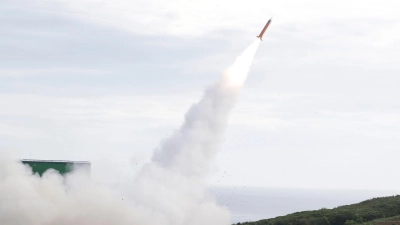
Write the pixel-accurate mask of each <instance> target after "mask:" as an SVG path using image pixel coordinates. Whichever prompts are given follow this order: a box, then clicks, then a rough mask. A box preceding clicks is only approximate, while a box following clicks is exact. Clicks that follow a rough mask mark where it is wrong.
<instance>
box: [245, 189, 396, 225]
mask: <svg viewBox="0 0 400 225" xmlns="http://www.w3.org/2000/svg"><path fill="white" fill-rule="evenodd" d="M399 215H400V195H396V196H391V197H382V198H373V199H370V200H367V201H363V202H360V203H357V204H353V205H345V206H340V207H337V208H334V209H325V208H324V209H320V210H314V211H304V212H296V213H293V214H289V215H286V216H280V217H276V218H272V219H265V220H260V221H256V222H245V223H238V224H237V225H354V224H363V225H393V224H395V225H397V224H399V225H400V222H399V221H398V220H397V218H398V217H395V216H399ZM389 217H391V218H389Z"/></svg>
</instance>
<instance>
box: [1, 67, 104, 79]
mask: <svg viewBox="0 0 400 225" xmlns="http://www.w3.org/2000/svg"><path fill="white" fill-rule="evenodd" d="M109 74H111V72H109V71H104V70H98V69H80V68H43V69H36V68H35V69H0V77H26V76H29V77H31V76H103V75H109Z"/></svg>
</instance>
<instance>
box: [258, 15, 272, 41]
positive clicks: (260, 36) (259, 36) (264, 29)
mask: <svg viewBox="0 0 400 225" xmlns="http://www.w3.org/2000/svg"><path fill="white" fill-rule="evenodd" d="M271 21H272V18H271V19H269V20H268V22H267V24H265V26H264V28H263V29H262V31H261V33H260V34H259V35H258V36H257V37H258V38H260V40H261V41H262V37H263V35H264V33H265V31H266V30H267V28H268V26H269V24H270V23H271Z"/></svg>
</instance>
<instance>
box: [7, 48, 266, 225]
mask: <svg viewBox="0 0 400 225" xmlns="http://www.w3.org/2000/svg"><path fill="white" fill-rule="evenodd" d="M258 44H259V40H256V41H255V42H254V43H253V44H251V45H250V46H249V47H248V48H247V49H246V50H245V51H244V52H243V53H242V55H240V56H239V57H238V58H237V59H236V61H235V62H234V64H233V65H232V66H231V67H229V68H228V69H227V70H226V71H225V72H224V74H223V75H222V77H221V79H220V81H219V82H218V83H217V84H215V85H214V86H211V87H210V88H208V89H207V90H206V92H205V94H204V96H203V98H202V99H201V100H200V102H198V103H197V104H195V105H193V106H192V107H191V108H190V110H189V111H188V113H187V114H186V116H185V122H184V123H183V125H182V127H181V128H180V129H179V130H178V131H177V132H176V133H175V134H174V135H172V136H171V137H170V138H169V139H167V140H165V141H163V142H162V143H161V144H160V146H159V147H158V148H157V149H156V150H155V152H154V155H153V157H152V160H151V161H150V162H149V163H148V164H146V165H145V166H144V167H143V168H142V170H141V171H140V172H139V173H138V175H137V177H136V178H135V179H134V180H133V181H132V183H131V184H130V187H129V193H128V194H124V195H123V194H121V193H117V192H115V191H112V190H110V189H107V188H105V187H103V186H101V185H97V184H94V183H93V182H91V181H90V179H88V178H87V176H86V175H85V173H84V172H82V171H81V170H75V171H74V172H73V173H72V174H69V175H67V176H66V177H62V176H60V175H59V174H58V173H56V172H55V171H48V172H46V173H45V174H44V175H43V176H42V177H39V176H37V175H32V172H31V171H30V169H29V168H28V167H27V166H24V165H22V164H21V163H19V162H17V160H13V159H12V158H9V157H6V156H4V155H1V156H0V224H8V225H19V224H21V225H22V224H23V225H25V224H30V225H51V224H59V225H71V224H74V225H94V224H96V225H125V224H126V225H128V224H129V225H132V224H135V225H144V224H146V225H147V224H157V225H200V224H201V225H204V224H209V225H228V224H230V213H229V212H228V211H227V210H226V209H225V208H222V207H220V206H218V205H217V204H216V203H215V201H214V199H213V198H212V196H210V195H208V193H207V192H206V190H205V187H204V177H205V176H206V175H207V173H208V172H209V168H210V165H211V164H212V162H213V159H214V158H215V155H216V154H217V151H218V145H219V144H220V143H221V141H222V137H223V134H224V131H225V129H226V125H227V121H228V115H229V112H230V110H231V109H232V108H233V106H234V103H235V99H236V97H237V95H238V93H239V91H240V89H241V87H242V85H243V83H244V81H245V80H246V77H247V74H248V71H249V68H250V65H251V62H252V60H253V57H254V55H255V52H256V50H257V47H258Z"/></svg>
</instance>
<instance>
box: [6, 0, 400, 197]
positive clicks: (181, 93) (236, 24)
mask: <svg viewBox="0 0 400 225" xmlns="http://www.w3.org/2000/svg"><path fill="white" fill-rule="evenodd" d="M398 4H399V3H398V2H397V1H379V2H378V1H365V0H364V1H359V0H354V1H351V2H348V1H335V2H326V1H315V0H303V1H295V0H282V1H256V0H248V1H227V0H221V1H211V0H190V1H181V0H168V1H165V0H160V1H145V0H135V1H127V0H119V1H115V0H96V1H94V0H43V1H25V0H13V1H8V0H0V5H1V7H0V151H1V152H8V153H10V154H15V155H16V156H17V157H19V158H32V159H62V160H88V161H91V162H92V173H93V177H94V179H98V180H100V181H101V180H102V181H104V182H110V183H121V182H123V181H124V179H126V177H130V176H132V175H133V174H135V172H136V171H138V170H139V168H140V166H141V165H143V164H144V163H145V162H147V161H148V160H149V158H150V157H151V154H152V152H153V150H154V149H155V148H156V147H157V146H158V145H159V143H160V141H162V140H163V139H165V138H167V137H168V136H169V135H170V134H171V133H172V132H173V131H175V130H176V129H178V128H179V127H180V125H181V123H182V121H183V119H184V115H185V112H186V111H187V109H188V108H189V107H190V106H191V105H192V104H193V103H195V102H197V101H198V100H199V99H200V97H201V96H202V93H203V91H204V90H205V88H206V87H207V86H209V85H211V84H213V83H215V82H216V81H217V80H218V77H219V75H220V74H221V73H222V72H223V71H224V69H225V68H226V67H228V66H229V65H230V64H231V63H232V62H233V61H234V59H235V57H237V56H238V55H239V54H240V53H241V52H242V51H243V50H244V49H245V48H246V47H247V46H248V45H249V44H250V43H251V42H253V40H254V38H255V36H257V35H258V33H259V32H260V30H261V29H262V28H263V26H264V25H265V23H266V22H267V20H268V19H269V18H270V17H273V22H272V24H271V26H270V27H269V29H268V30H267V32H266V33H265V36H264V38H263V42H262V43H261V44H260V47H259V49H258V52H257V54H256V56H255V59H254V62H253V66H252V68H251V71H250V75H249V78H248V80H247V82H246V84H245V86H244V88H243V90H242V94H241V96H240V99H239V101H238V103H237V105H236V107H235V109H234V110H233V113H232V115H231V118H230V123H229V127H228V129H227V133H226V136H225V141H224V143H223V144H222V145H221V152H220V153H219V155H218V156H217V159H216V162H215V168H214V169H213V173H212V174H211V176H210V178H209V180H208V183H209V185H210V186H220V187H223V186H240V187H269V188H317V189H368V190H400V179H398V171H399V170H400V164H399V163H398V159H399V158H400V151H399V147H400V103H399V101H398V96H399V95H400V89H399V88H398V84H399V83H400V77H399V76H398V75H399V71H400V70H399V68H400V64H399V59H400V41H399V40H400V15H399V14H398V11H397V8H398Z"/></svg>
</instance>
